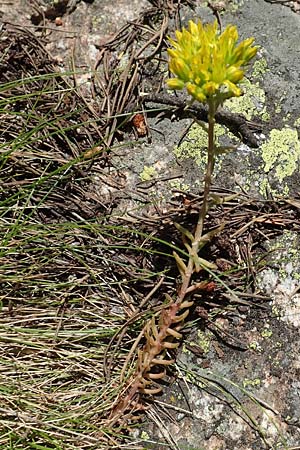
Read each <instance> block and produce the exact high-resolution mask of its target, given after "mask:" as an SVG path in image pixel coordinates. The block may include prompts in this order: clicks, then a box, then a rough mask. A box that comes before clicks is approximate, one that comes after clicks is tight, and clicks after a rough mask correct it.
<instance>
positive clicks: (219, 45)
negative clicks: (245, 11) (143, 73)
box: [167, 20, 257, 103]
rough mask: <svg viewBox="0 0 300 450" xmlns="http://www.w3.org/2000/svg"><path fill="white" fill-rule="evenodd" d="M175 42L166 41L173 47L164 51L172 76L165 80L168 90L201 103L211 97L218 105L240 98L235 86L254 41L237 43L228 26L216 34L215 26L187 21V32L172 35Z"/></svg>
mask: <svg viewBox="0 0 300 450" xmlns="http://www.w3.org/2000/svg"><path fill="white" fill-rule="evenodd" d="M175 35H176V39H174V40H173V39H169V41H170V43H171V45H172V47H173V48H170V49H168V54H169V57H170V60H169V69H170V71H171V72H172V73H173V74H174V75H175V77H174V78H170V79H169V80H167V84H168V86H169V88H171V89H183V88H184V87H186V89H187V91H188V93H189V94H190V95H191V96H192V97H193V98H194V99H196V100H198V101H200V102H205V101H207V100H208V99H209V98H214V99H215V100H216V101H217V103H222V102H223V101H224V100H225V99H226V98H230V97H236V96H239V95H241V92H242V91H241V89H240V88H239V87H238V86H237V84H238V83H239V82H240V81H241V80H242V79H243V77H244V71H243V70H242V69H241V67H242V66H244V65H245V64H247V63H248V62H249V61H250V60H251V59H252V58H253V57H254V56H255V55H256V52H257V47H255V46H252V44H253V42H254V38H249V39H246V40H245V41H243V42H241V43H239V44H237V41H238V31H237V28H236V27H235V26H233V25H228V26H227V27H226V29H225V30H224V31H223V33H221V34H219V33H218V24H217V21H215V22H214V23H213V24H208V25H204V26H203V25H202V23H201V22H200V21H199V22H198V23H197V24H196V23H195V22H193V21H191V20H190V21H189V28H188V30H187V29H185V28H183V29H182V31H178V30H177V31H176V32H175Z"/></svg>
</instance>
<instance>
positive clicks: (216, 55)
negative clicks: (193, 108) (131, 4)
mask: <svg viewBox="0 0 300 450" xmlns="http://www.w3.org/2000/svg"><path fill="white" fill-rule="evenodd" d="M175 35H176V39H169V41H170V44H171V45H172V47H173V48H170V49H168V54H169V58H170V59H169V69H170V72H171V73H172V74H173V75H174V78H170V79H168V80H167V85H168V87H169V88H171V89H180V90H181V89H183V88H186V90H187V92H188V94H189V95H191V97H192V99H191V101H192V102H194V101H195V100H197V101H199V102H202V103H206V104H207V106H208V125H207V126H206V125H204V124H201V125H202V127H203V128H204V129H205V131H206V132H207V134H208V145H207V153H208V158H207V166H206V174H205V179H204V193H203V203H202V208H201V209H200V213H199V218H198V223H197V226H196V230H195V232H194V233H193V234H191V233H190V232H188V231H187V230H181V231H182V232H183V235H184V242H185V246H186V248H187V250H188V252H189V260H188V264H187V265H185V263H184V262H183V261H182V260H181V258H179V256H178V255H174V256H175V259H176V262H177V265H178V268H179V270H180V273H181V276H182V286H181V289H180V293H179V296H178V299H177V302H179V303H180V302H182V301H183V300H184V298H185V296H186V294H187V292H188V290H189V289H190V286H189V285H190V281H191V277H192V274H193V272H194V271H196V272H198V271H199V270H200V269H201V267H205V266H207V265H208V267H210V264H209V263H208V262H207V261H204V260H202V259H201V258H199V256H198V252H199V250H200V249H201V247H202V246H203V245H205V243H206V242H207V241H208V240H210V238H211V237H212V236H213V235H214V234H216V233H217V232H219V231H220V229H217V230H215V231H213V232H210V233H209V234H208V235H205V236H203V226H204V220H205V216H206V213H207V211H208V206H209V200H210V199H209V195H210V188H211V181H212V174H213V170H214V165H215V159H216V156H217V154H218V152H221V149H218V148H217V147H216V145H215V134H214V125H215V115H216V112H217V109H218V107H219V106H220V105H222V104H223V103H224V101H225V100H226V99H228V98H231V97H238V96H240V95H241V94H242V90H241V88H240V87H239V86H238V83H239V82H240V81H242V79H243V77H244V70H243V68H244V66H246V65H247V64H248V63H249V61H250V60H251V59H252V58H253V57H254V56H255V55H256V52H257V47H255V46H253V42H254V38H249V39H246V40H244V41H242V42H241V43H239V44H238V31H237V28H236V26H234V25H228V26H227V27H226V29H225V30H224V31H223V33H219V31H218V23H217V21H215V22H214V23H213V24H207V25H203V24H202V22H201V21H199V22H198V23H195V22H193V21H189V27H188V29H185V28H183V29H182V31H178V30H177V31H176V33H175ZM213 200H214V201H215V202H219V201H220V199H218V198H216V197H214V199H213ZM224 200H226V198H225V199H223V201H224ZM187 240H189V241H190V242H189V243H188V242H187ZM210 268H212V267H210Z"/></svg>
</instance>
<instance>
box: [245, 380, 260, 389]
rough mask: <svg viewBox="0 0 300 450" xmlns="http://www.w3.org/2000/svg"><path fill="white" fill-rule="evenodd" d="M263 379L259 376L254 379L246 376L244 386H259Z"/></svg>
mask: <svg viewBox="0 0 300 450" xmlns="http://www.w3.org/2000/svg"><path fill="white" fill-rule="evenodd" d="M260 384H261V380H260V379H259V378H254V379H253V380H250V379H249V378H245V379H244V380H243V387H244V388H246V387H250V386H251V387H257V386H260Z"/></svg>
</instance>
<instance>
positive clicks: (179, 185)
mask: <svg viewBox="0 0 300 450" xmlns="http://www.w3.org/2000/svg"><path fill="white" fill-rule="evenodd" d="M169 185H170V187H171V188H172V189H177V190H178V191H184V192H189V191H190V189H191V186H190V185H188V184H187V183H183V182H182V181H179V180H171V181H169Z"/></svg>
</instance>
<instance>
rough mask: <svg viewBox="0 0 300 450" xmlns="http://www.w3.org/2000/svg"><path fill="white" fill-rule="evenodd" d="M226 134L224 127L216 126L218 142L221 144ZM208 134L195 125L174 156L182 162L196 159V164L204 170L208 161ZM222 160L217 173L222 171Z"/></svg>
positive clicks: (176, 149)
mask: <svg viewBox="0 0 300 450" xmlns="http://www.w3.org/2000/svg"><path fill="white" fill-rule="evenodd" d="M225 133H226V131H225V129H224V127H222V126H221V125H218V124H217V125H216V127H215V136H216V142H217V143H220V142H219V138H220V137H221V136H223V135H224V134H225ZM206 149H207V133H206V131H204V130H203V128H202V127H201V126H200V125H197V124H194V125H193V126H192V127H191V128H190V131H189V132H188V134H187V139H186V140H185V141H184V142H182V144H180V145H179V146H178V147H175V149H174V154H175V156H176V157H177V158H178V159H180V160H185V159H190V158H191V159H194V160H195V163H196V164H197V166H198V167H200V168H201V169H204V168H205V166H206V161H207V152H206ZM220 160H221V158H218V161H217V165H216V171H218V170H219V169H220V165H221V162H220Z"/></svg>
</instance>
